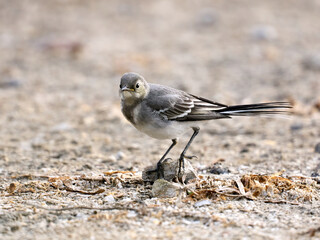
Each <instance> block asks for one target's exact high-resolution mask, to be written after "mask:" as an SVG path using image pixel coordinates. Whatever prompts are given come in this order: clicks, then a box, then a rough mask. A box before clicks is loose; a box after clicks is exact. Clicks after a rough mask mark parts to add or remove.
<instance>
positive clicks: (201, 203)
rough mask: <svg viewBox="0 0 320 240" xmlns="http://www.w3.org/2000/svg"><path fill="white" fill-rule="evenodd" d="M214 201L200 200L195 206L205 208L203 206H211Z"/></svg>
mask: <svg viewBox="0 0 320 240" xmlns="http://www.w3.org/2000/svg"><path fill="white" fill-rule="evenodd" d="M211 204H212V201H211V200H209V199H204V200H200V201H198V202H196V203H195V204H194V205H193V206H195V207H203V206H208V205H211Z"/></svg>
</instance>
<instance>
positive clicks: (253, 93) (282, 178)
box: [0, 0, 320, 239]
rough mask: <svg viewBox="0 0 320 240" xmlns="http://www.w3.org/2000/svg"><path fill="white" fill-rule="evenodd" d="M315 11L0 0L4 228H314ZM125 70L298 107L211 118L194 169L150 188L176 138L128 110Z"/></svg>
mask: <svg viewBox="0 0 320 240" xmlns="http://www.w3.org/2000/svg"><path fill="white" fill-rule="evenodd" d="M319 16H320V2H319V1H317V0H306V1H299V0H290V1H289V0H287V1H277V0H270V1H258V2H257V1H254V0H244V1H235V0H231V1H220V0H218V1H205V0H201V1H182V0H177V1H169V0H163V1H146V0H143V1H133V0H131V1H129V0H125V1H114V0H109V1H83V0H68V1H41V0H34V1H30V0H22V1H18V0H13V1H4V0H0V55H1V57H0V136H1V137H0V195H1V198H0V223H1V224H0V238H2V239H21V238H24V239H59V238H68V239H89V238H90V239H114V238H118V239H181V238H183V239H209V238H212V239H214V238H224V239H309V238H310V237H311V238H314V239H316V238H320V217H319V216H320V208H319V206H320V197H319V174H320V96H319V92H320V81H319V79H320V34H319ZM127 71H135V72H138V73H140V74H142V75H143V76H145V78H146V79H147V81H149V82H154V83H159V84H166V85H170V86H172V87H176V88H180V89H183V90H186V91H188V92H190V93H193V94H195V95H202V96H204V97H206V98H210V99H212V100H214V101H218V102H221V103H225V104H242V103H255V102H265V101H282V100H286V101H290V102H291V103H292V104H293V105H294V108H293V111H292V112H293V113H292V115H291V116H290V117H289V118H235V119H231V120H230V119H227V120H219V121H211V122H208V123H207V124H206V125H205V126H204V127H203V128H202V129H201V131H200V134H199V136H198V137H197V138H196V140H195V142H194V144H193V145H192V146H191V148H190V153H192V155H196V156H198V159H196V160H192V161H191V163H192V165H193V167H194V168H195V169H197V171H198V172H199V175H200V178H199V179H198V180H195V181H193V182H191V183H190V184H188V185H187V186H185V187H182V186H181V187H178V188H179V189H178V190H177V194H176V197H173V198H156V197H153V193H152V185H151V184H150V183H145V182H143V181H142V179H141V171H142V170H143V169H144V168H145V167H147V166H149V165H151V164H154V163H156V162H157V160H158V159H159V158H160V157H161V155H162V154H163V152H164V151H165V150H166V148H167V147H168V146H169V145H170V143H171V142H170V141H169V140H168V141H159V140H155V139H151V138H149V137H148V136H145V135H143V134H142V133H139V132H138V131H136V130H135V129H134V128H133V127H132V126H131V125H130V124H129V123H128V122H127V121H126V120H125V119H124V117H123V116H122V114H121V111H120V103H119V97H118V87H119V78H120V76H121V75H122V74H123V73H124V72H127ZM190 134H191V132H189V133H188V134H186V135H185V137H183V138H182V139H181V141H180V143H179V144H178V145H177V147H176V148H174V149H173V151H172V152H171V153H170V157H172V158H177V156H178V155H179V153H180V152H181V150H182V148H183V146H184V145H185V144H186V142H187V140H188V138H189V136H190ZM270 189H271V190H270ZM186 193H187V195H186Z"/></svg>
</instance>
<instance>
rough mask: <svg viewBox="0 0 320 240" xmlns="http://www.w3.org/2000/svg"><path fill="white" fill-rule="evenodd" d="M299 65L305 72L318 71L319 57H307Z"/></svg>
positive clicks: (319, 65) (319, 66)
mask: <svg viewBox="0 0 320 240" xmlns="http://www.w3.org/2000/svg"><path fill="white" fill-rule="evenodd" d="M301 64H302V66H303V67H304V68H305V69H307V70H312V71H320V55H311V56H307V57H305V58H304V59H302V63H301Z"/></svg>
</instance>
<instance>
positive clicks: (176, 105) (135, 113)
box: [119, 72, 291, 181]
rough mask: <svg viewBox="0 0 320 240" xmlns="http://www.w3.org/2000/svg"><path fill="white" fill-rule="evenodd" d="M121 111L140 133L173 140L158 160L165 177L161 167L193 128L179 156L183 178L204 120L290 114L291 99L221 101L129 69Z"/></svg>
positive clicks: (122, 86)
mask: <svg viewBox="0 0 320 240" xmlns="http://www.w3.org/2000/svg"><path fill="white" fill-rule="evenodd" d="M119 94H120V98H121V111H122V113H123V115H124V116H125V118H126V119H127V120H128V121H129V122H130V123H131V124H132V125H133V126H134V127H135V128H136V129H137V130H139V131H140V132H142V133H145V134H147V135H148V136H150V137H152V138H156V139H171V141H172V143H171V145H170V146H169V148H168V149H167V150H166V152H165V153H164V154H163V156H162V157H161V158H160V160H159V161H158V163H157V175H158V178H161V177H163V174H161V171H160V170H159V166H160V165H161V163H162V162H163V161H164V159H165V158H166V156H167V155H168V153H169V152H170V151H171V150H172V148H173V147H174V146H175V145H176V144H177V142H178V139H179V137H180V136H181V135H183V134H184V133H185V132H186V131H188V130H190V129H192V130H193V134H192V135H191V137H190V139H189V141H188V143H187V144H186V146H185V147H184V149H183V151H182V152H181V154H180V156H179V159H178V167H179V169H178V176H177V177H178V179H179V181H183V174H184V159H185V158H187V159H188V158H192V157H194V156H188V155H186V153H187V150H188V148H189V147H190V145H191V144H192V142H193V140H194V139H195V137H196V136H197V135H198V133H199V131H200V123H201V122H203V121H209V120H216V119H224V118H232V117H233V116H257V115H270V114H271V115H273V114H282V113H287V112H288V109H289V108H291V105H290V103H289V102H285V101H282V102H280V101H277V102H265V103H256V104H245V105H231V106H228V105H226V104H222V103H218V102H215V101H212V100H209V99H206V98H203V97H199V96H196V95H193V94H190V93H187V92H185V91H182V90H178V89H175V88H172V87H169V86H164V85H160V84H154V83H148V82H147V81H146V80H145V78H144V77H143V76H141V75H140V74H138V73H134V72H128V73H125V74H123V76H122V77H121V80H120V89H119Z"/></svg>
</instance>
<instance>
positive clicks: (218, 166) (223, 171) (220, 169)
mask: <svg viewBox="0 0 320 240" xmlns="http://www.w3.org/2000/svg"><path fill="white" fill-rule="evenodd" d="M208 170H209V173H212V174H226V173H230V170H229V169H228V168H224V167H222V165H221V163H216V164H214V165H213V166H212V167H210V168H209V169H208Z"/></svg>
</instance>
